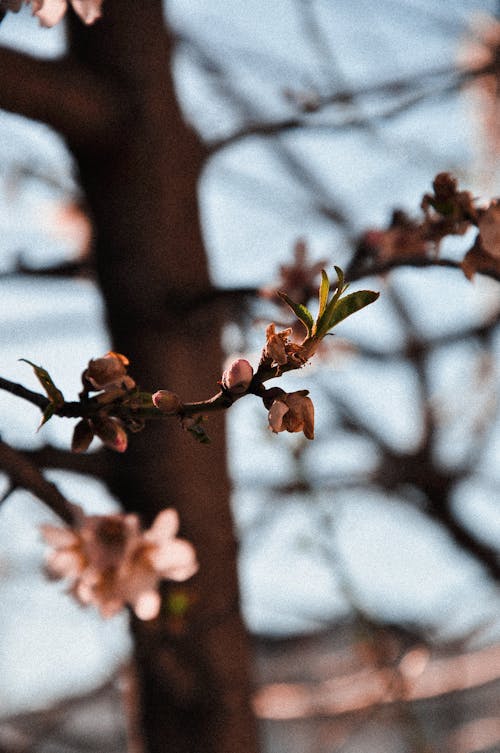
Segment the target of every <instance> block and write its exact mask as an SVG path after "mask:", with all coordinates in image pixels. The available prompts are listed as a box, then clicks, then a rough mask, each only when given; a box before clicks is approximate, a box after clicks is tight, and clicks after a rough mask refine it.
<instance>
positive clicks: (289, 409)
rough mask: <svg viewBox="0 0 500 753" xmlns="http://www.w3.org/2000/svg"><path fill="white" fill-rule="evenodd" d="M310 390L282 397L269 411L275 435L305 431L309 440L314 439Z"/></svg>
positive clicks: (270, 424) (312, 406)
mask: <svg viewBox="0 0 500 753" xmlns="http://www.w3.org/2000/svg"><path fill="white" fill-rule="evenodd" d="M307 395H308V390H299V391H298V392H289V393H284V394H283V395H280V396H279V397H278V398H276V400H274V401H273V403H272V405H271V408H270V409H269V417H268V418H269V428H270V429H271V431H273V432H274V433H275V434H277V433H278V432H280V431H289V432H292V433H295V432H298V431H303V432H304V435H305V436H306V437H307V439H314V405H313V402H312V400H311V398H310V397H307Z"/></svg>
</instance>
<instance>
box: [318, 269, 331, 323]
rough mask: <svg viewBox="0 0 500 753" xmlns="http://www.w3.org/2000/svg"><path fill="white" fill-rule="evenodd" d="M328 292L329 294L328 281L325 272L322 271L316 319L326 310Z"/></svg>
mask: <svg viewBox="0 0 500 753" xmlns="http://www.w3.org/2000/svg"><path fill="white" fill-rule="evenodd" d="M329 292H330V280H329V279H328V275H327V274H326V272H325V270H324V269H322V270H321V285H320V286H319V309H318V319H320V318H321V316H322V315H323V312H324V310H325V308H326V303H327V301H328V293H329Z"/></svg>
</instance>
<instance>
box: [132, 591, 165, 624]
mask: <svg viewBox="0 0 500 753" xmlns="http://www.w3.org/2000/svg"><path fill="white" fill-rule="evenodd" d="M160 606H161V599H160V594H159V593H158V592H157V591H144V592H143V593H141V594H140V595H139V596H138V598H137V599H136V600H135V602H134V603H133V604H132V607H133V610H134V612H135V613H136V615H137V617H138V618H139V619H140V620H154V618H155V617H157V616H158V613H159V611H160Z"/></svg>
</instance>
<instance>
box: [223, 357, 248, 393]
mask: <svg viewBox="0 0 500 753" xmlns="http://www.w3.org/2000/svg"><path fill="white" fill-rule="evenodd" d="M252 377H253V369H252V367H251V366H250V364H249V362H248V361H247V360H246V359H245V358H238V359H237V360H236V361H233V363H232V364H231V366H230V367H229V368H228V369H226V370H225V371H224V373H223V375H222V386H223V387H224V389H226V390H228V392H232V393H233V395H242V394H243V393H244V392H246V391H247V389H248V387H249V386H250V382H251V381H252Z"/></svg>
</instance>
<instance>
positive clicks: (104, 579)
mask: <svg viewBox="0 0 500 753" xmlns="http://www.w3.org/2000/svg"><path fill="white" fill-rule="evenodd" d="M78 510H79V514H78V515H77V517H78V519H77V522H76V524H75V526H74V528H59V527H57V526H52V525H44V526H42V534H43V537H44V538H45V540H46V541H47V543H48V544H50V545H51V546H52V547H53V551H52V552H50V554H49V555H48V559H47V570H48V573H49V574H50V575H51V576H52V577H54V578H56V579H60V578H70V579H71V580H72V581H73V583H72V586H71V589H70V592H71V593H72V594H73V595H74V596H75V598H76V599H77V600H78V601H79V602H80V603H81V604H84V605H88V604H93V605H94V606H96V607H97V608H98V609H99V611H100V613H101V615H102V616H103V617H112V616H113V615H115V614H116V613H117V612H119V611H120V610H121V609H122V608H123V607H124V606H125V604H129V605H130V606H131V607H132V609H133V610H134V612H135V614H136V615H137V617H139V619H141V620H151V619H154V618H155V617H157V615H158V613H159V611H160V605H161V599H160V594H159V593H158V584H159V582H160V580H162V579H165V578H166V579H169V580H174V581H183V580H186V579H187V578H190V577H191V576H192V575H194V574H195V573H196V571H197V570H198V563H197V560H196V553H195V550H194V547H193V546H192V545H191V544H190V543H189V542H188V541H186V540H185V539H181V538H178V537H177V532H178V530H179V516H178V514H177V512H176V510H174V509H172V508H170V509H166V510H162V511H161V512H160V513H158V515H157V516H156V519H155V520H154V522H153V525H152V526H151V528H149V529H148V530H147V531H142V530H141V526H140V521H139V517H138V516H137V515H135V514H118V515H90V516H86V515H84V514H83V511H82V510H81V509H80V508H78Z"/></svg>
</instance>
